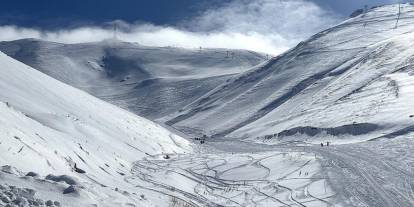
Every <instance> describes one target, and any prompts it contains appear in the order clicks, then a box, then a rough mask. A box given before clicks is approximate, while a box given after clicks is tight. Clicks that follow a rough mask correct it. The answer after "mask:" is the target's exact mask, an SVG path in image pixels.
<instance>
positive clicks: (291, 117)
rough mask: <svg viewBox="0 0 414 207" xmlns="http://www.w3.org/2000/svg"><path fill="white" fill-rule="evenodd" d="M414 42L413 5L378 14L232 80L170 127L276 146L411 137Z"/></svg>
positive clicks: (352, 21) (186, 110) (339, 27)
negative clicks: (264, 140)
mask: <svg viewBox="0 0 414 207" xmlns="http://www.w3.org/2000/svg"><path fill="white" fill-rule="evenodd" d="M399 11H401V13H400V14H399ZM413 42H414V7H413V6H412V5H410V4H401V7H400V8H399V6H398V5H388V6H382V7H376V8H372V9H370V10H369V11H368V12H367V13H363V14H361V15H359V16H356V17H354V18H351V19H349V20H347V21H345V22H343V23H341V24H339V25H337V26H335V27H333V28H330V29H328V30H326V31H323V32H321V33H318V34H316V35H314V36H313V37H311V38H310V39H308V40H307V41H304V42H302V43H300V44H299V45H298V46H297V47H295V48H293V49H291V50H290V51H288V52H286V53H284V54H282V55H280V56H278V57H275V58H273V59H271V60H270V61H268V62H267V63H266V64H262V65H260V66H258V67H256V68H254V69H251V70H249V71H247V72H245V73H243V74H240V75H238V76H236V77H233V78H232V79H231V80H230V81H228V82H227V83H225V84H222V85H220V86H218V87H216V88H215V89H213V90H212V91H210V92H209V93H208V94H205V95H204V96H203V97H201V98H199V99H198V100H197V101H194V102H193V103H192V104H190V105H188V106H186V107H185V108H184V109H183V110H182V111H181V112H179V113H177V114H175V115H173V116H170V117H169V118H168V119H166V121H167V123H168V124H169V125H173V126H174V127H176V128H180V127H183V128H186V129H187V130H188V127H192V128H194V129H204V130H205V131H206V132H207V133H209V134H212V135H216V136H218V137H221V136H227V137H250V138H255V137H261V138H263V137H267V138H268V139H270V138H278V140H292V139H294V140H298V139H299V140H308V139H309V140H312V141H318V140H319V139H324V140H325V139H335V140H336V141H343V142H347V141H350V140H353V138H357V139H358V140H367V139H374V138H379V137H393V136H395V135H401V134H404V133H408V132H410V131H413V129H414V127H413V126H414V125H413V121H414V118H413V117H414V116H413V115H414V102H413V98H414V88H413V87H414V76H413V74H414V50H413V46H414V45H413V44H414V43H413ZM344 136H346V137H347V138H346V139H345V138H344V139H341V138H342V137H344ZM329 137H332V138H329ZM336 138H339V139H336ZM273 140H276V139H273Z"/></svg>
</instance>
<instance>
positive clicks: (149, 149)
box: [0, 53, 191, 202]
mask: <svg viewBox="0 0 414 207" xmlns="http://www.w3.org/2000/svg"><path fill="white" fill-rule="evenodd" d="M0 65H1V70H0V88H1V90H0V101H1V102H0V114H1V116H0V165H2V166H3V165H12V166H13V167H16V168H17V169H19V170H20V171H23V172H30V171H33V172H36V173H38V174H39V175H40V176H42V177H44V176H46V175H48V174H54V175H70V176H72V177H75V178H77V179H78V180H80V183H81V184H82V185H86V186H87V185H91V186H99V187H101V186H108V188H109V187H112V188H114V187H116V186H123V185H124V184H123V175H121V174H124V175H128V174H130V172H129V170H130V168H131V166H132V163H133V162H135V161H136V160H139V159H141V158H143V157H145V156H148V155H154V154H162V153H187V152H191V146H190V144H189V142H188V141H186V140H185V139H183V138H181V137H179V136H177V135H175V134H173V133H171V132H169V131H168V130H166V129H164V128H163V127H161V126H159V125H158V124H155V123H153V122H151V121H149V120H146V119H144V118H141V117H138V116H136V115H135V114H132V113H130V112H127V111H125V110H122V109H120V108H118V107H116V106H113V105H111V104H108V103H106V102H104V101H101V100H99V99H97V98H95V97H92V96H91V95H89V94H87V93H85V92H82V91H80V90H78V89H74V88H72V87H70V86H68V85H66V84H63V83H61V82H59V81H57V80H55V79H53V78H50V77H48V76H46V75H44V74H42V73H40V72H39V71H37V70H35V69H33V68H30V67H29V66H26V65H24V64H22V63H20V62H18V61H16V60H14V59H12V58H10V57H8V56H6V55H5V54H4V53H0ZM75 163H76V164H77V167H78V168H80V169H82V170H85V171H86V174H78V173H76V172H74V171H73V167H74V164H75ZM98 195H99V193H96V194H95V196H98ZM95 202H97V201H95Z"/></svg>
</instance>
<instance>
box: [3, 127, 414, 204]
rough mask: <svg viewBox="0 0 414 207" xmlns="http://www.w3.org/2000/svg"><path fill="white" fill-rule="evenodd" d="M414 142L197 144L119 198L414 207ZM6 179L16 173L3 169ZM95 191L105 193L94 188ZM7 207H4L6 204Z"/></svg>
mask: <svg viewBox="0 0 414 207" xmlns="http://www.w3.org/2000/svg"><path fill="white" fill-rule="evenodd" d="M413 141H414V136H413V135H411V136H404V137H397V138H394V139H387V140H376V141H368V142H363V143H354V144H346V145H331V146H329V147H326V146H325V147H320V146H319V145H310V144H305V143H300V142H291V143H282V144H274V145H266V144H257V143H247V142H241V141H216V142H207V143H206V144H203V145H198V144H195V150H194V153H192V154H175V155H174V154H172V155H170V158H169V159H165V157H164V156H163V155H156V156H148V157H146V158H144V159H142V160H139V161H137V162H135V163H134V165H133V168H132V169H131V171H132V175H130V176H125V178H124V180H125V182H126V183H128V184H129V185H130V186H129V187H125V186H124V188H125V189H128V191H129V193H127V192H122V190H124V189H119V190H118V189H116V191H118V192H120V193H122V194H123V195H124V196H126V197H128V196H131V197H135V200H136V203H135V202H131V200H130V201H129V202H121V201H119V202H118V204H119V206H169V207H183V206H184V207H194V206H272V207H273V206H301V207H303V206H315V207H322V206H376V207H377V206H384V207H385V206H387V207H389V206H413V205H414V189H413V188H414V181H413V176H414V174H413V172H412V168H413V167H414V155H413V154H412V153H410V152H412V151H413V150H414V149H413V148H414V146H413V145H412V142H413ZM3 171H10V169H6V168H3ZM0 177H1V178H2V179H0V184H1V185H3V186H5V182H6V183H7V182H9V183H10V182H11V184H14V185H15V184H16V183H17V184H18V183H19V182H17V181H16V180H18V179H23V180H28V181H33V179H32V178H30V179H29V178H27V177H24V176H23V178H10V175H8V174H7V173H4V172H3V173H0ZM39 183H42V182H40V181H39V182H38V184H39ZM39 185H40V184H39ZM33 186H34V188H35V191H39V189H41V190H40V191H42V190H43V192H37V194H36V195H39V196H40V197H37V196H36V195H35V196H33V193H32V194H30V197H31V198H34V199H32V200H36V199H39V198H40V200H41V199H43V200H44V201H45V202H46V201H47V200H52V201H59V202H61V203H62V206H66V205H64V204H65V203H66V204H67V203H68V202H65V200H69V201H72V202H76V201H75V200H76V199H86V200H88V199H89V200H91V199H90V198H87V196H88V194H83V193H82V191H81V192H80V193H81V197H71V195H70V194H69V197H65V195H59V194H60V193H58V192H57V191H59V190H63V189H64V188H65V187H66V185H65V184H57V185H53V183H52V182H50V181H47V182H45V181H43V184H41V187H39V186H37V187H36V185H32V187H33ZM18 187H23V188H24V187H30V185H29V186H28V185H26V186H18ZM42 188H43V189H42ZM94 190H99V188H97V187H94ZM22 191H24V189H22ZM48 191H49V192H48ZM85 191H88V189H86V190H85ZM106 191H108V190H106ZM0 194H1V193H0ZM48 196H49V197H48ZM0 197H1V196H0ZM14 197H15V198H16V197H19V196H18V195H15V196H14ZM137 198H138V199H137ZM62 199H63V202H62ZM109 199H116V200H121V199H119V197H117V196H115V195H114V196H113V197H112V198H111V197H109V198H106V200H109ZM29 200H30V199H29ZM95 200H99V199H95ZM98 204H99V202H98ZM0 206H4V205H3V204H2V203H1V202H0ZM16 206H17V205H16ZM69 206H70V205H69ZM98 206H101V205H98Z"/></svg>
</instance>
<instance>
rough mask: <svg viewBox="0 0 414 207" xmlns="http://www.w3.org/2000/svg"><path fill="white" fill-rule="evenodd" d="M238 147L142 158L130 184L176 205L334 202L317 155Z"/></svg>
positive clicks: (271, 204)
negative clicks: (163, 195)
mask: <svg viewBox="0 0 414 207" xmlns="http://www.w3.org/2000/svg"><path fill="white" fill-rule="evenodd" d="M233 144H234V145H237V142H233ZM234 147H236V146H234ZM237 148H238V152H228V151H227V152H223V151H218V150H214V149H213V147H211V146H208V144H207V145H201V146H200V147H199V149H198V153H197V154H190V155H177V156H172V157H171V158H170V159H163V158H162V157H158V158H151V159H149V158H148V159H144V160H141V161H138V162H136V163H135V166H134V168H133V174H134V176H131V177H128V178H126V180H128V182H130V183H132V184H133V185H135V186H137V187H139V188H144V189H152V190H154V191H157V192H159V193H162V194H166V195H169V196H171V203H172V206H185V205H184V204H186V205H187V206H330V205H331V204H332V203H331V198H332V197H333V196H334V193H333V192H332V191H331V189H330V188H329V186H328V184H327V180H326V178H325V177H324V176H323V174H322V173H321V171H320V165H319V164H318V162H317V160H316V159H315V156H314V155H313V154H311V153H303V152H298V151H297V152H296V151H294V150H287V149H279V150H280V151H279V150H271V148H269V147H268V149H267V150H264V151H263V152H255V151H251V150H252V149H251V148H249V149H245V150H243V149H242V148H243V146H242V145H239V147H237ZM261 150H263V148H262V149H261ZM242 151H244V152H242ZM190 200H191V202H188V203H186V202H184V201H190Z"/></svg>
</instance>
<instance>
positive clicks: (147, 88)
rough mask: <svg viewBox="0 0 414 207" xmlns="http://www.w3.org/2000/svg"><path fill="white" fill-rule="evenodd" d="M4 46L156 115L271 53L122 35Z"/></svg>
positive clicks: (38, 65) (115, 101)
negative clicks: (148, 42)
mask: <svg viewBox="0 0 414 207" xmlns="http://www.w3.org/2000/svg"><path fill="white" fill-rule="evenodd" d="M0 51H3V52H4V53H6V54H8V55H9V56H11V57H13V58H15V59H17V60H19V61H21V62H24V63H26V64H27V65H30V66H32V67H33V68H36V69H38V70H39V71H41V72H43V73H45V74H47V75H49V76H52V77H53V78H56V79H58V80H60V81H62V82H64V83H67V84H69V85H71V86H74V87H76V88H79V89H81V90H84V91H86V92H88V93H90V94H92V95H94V96H96V97H98V98H101V99H103V100H105V101H109V102H110V103H113V104H115V105H117V106H120V107H122V108H125V109H128V110H129V111H132V112H134V113H136V114H138V115H141V116H144V117H146V118H149V119H152V120H154V119H157V118H160V117H163V116H166V115H168V114H170V113H173V112H176V111H177V110H178V109H180V108H182V107H184V106H186V105H188V104H189V103H191V102H192V101H194V100H196V99H197V98H199V97H201V96H202V95H204V94H205V93H207V92H208V91H210V90H211V89H213V88H214V87H216V86H217V85H220V84H222V83H224V82H225V80H227V79H228V78H230V77H232V76H233V75H235V74H238V73H240V72H244V71H246V70H248V69H250V68H251V67H253V66H255V65H257V64H259V63H261V62H263V61H264V60H265V59H266V56H265V55H263V54H259V53H255V52H251V51H244V50H226V49H203V48H201V49H183V48H174V47H147V46H142V45H139V44H136V43H127V42H121V41H117V40H106V41H102V42H95V43H82V44H61V43H53V42H47V41H41V40H35V39H23V40H17V41H12V42H1V43H0Z"/></svg>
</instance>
